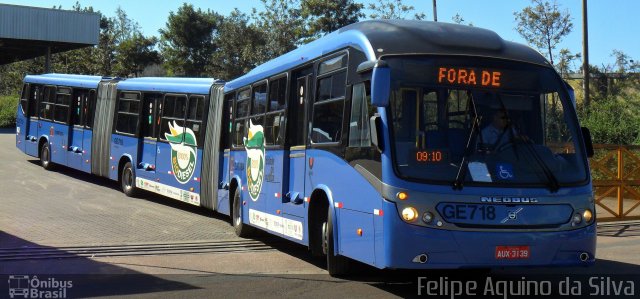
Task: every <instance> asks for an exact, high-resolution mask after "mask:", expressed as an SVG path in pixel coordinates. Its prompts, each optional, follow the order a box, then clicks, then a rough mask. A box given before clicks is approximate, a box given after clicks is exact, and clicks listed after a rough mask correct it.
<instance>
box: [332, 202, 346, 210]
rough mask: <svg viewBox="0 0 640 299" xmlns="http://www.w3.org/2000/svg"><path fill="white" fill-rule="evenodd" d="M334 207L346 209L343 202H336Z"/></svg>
mask: <svg viewBox="0 0 640 299" xmlns="http://www.w3.org/2000/svg"><path fill="white" fill-rule="evenodd" d="M334 206H335V207H336V208H338V209H342V207H344V205H343V204H342V203H341V202H336V203H335V204H334Z"/></svg>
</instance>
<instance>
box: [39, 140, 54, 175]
mask: <svg viewBox="0 0 640 299" xmlns="http://www.w3.org/2000/svg"><path fill="white" fill-rule="evenodd" d="M40 165H41V166H42V168H44V169H45V170H52V169H53V162H51V150H50V149H49V143H48V142H45V143H43V144H42V146H41V147H40Z"/></svg>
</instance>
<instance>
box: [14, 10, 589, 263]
mask: <svg viewBox="0 0 640 299" xmlns="http://www.w3.org/2000/svg"><path fill="white" fill-rule="evenodd" d="M47 76H49V75H45V76H27V78H26V79H25V83H26V84H25V91H24V92H23V100H22V103H23V104H22V105H21V107H22V108H19V112H18V124H19V125H18V134H17V144H18V147H19V148H21V149H23V150H24V151H25V152H27V153H28V154H30V155H34V156H39V157H40V159H41V160H43V159H44V158H47V157H49V156H47V154H48V153H45V154H43V151H45V152H46V151H51V148H47V149H43V145H40V146H39V145H38V144H40V143H41V141H39V140H41V139H47V140H48V138H50V135H49V134H47V133H48V132H42V131H35V132H34V131H31V130H30V127H28V125H29V123H34V122H44V121H43V118H42V117H40V118H38V116H34V115H32V114H31V113H30V112H26V113H24V112H23V111H30V110H29V107H30V105H32V99H31V97H30V96H29V95H31V94H32V93H31V90H32V88H33V87H34V86H36V85H38V84H41V85H43V86H45V87H46V85H47V84H49V83H47V82H45V81H47V80H48V79H49V78H47ZM51 76H53V75H51ZM87 79H88V80H89V79H90V80H93V81H92V82H95V83H94V84H97V89H96V91H95V92H94V93H93V95H94V97H96V96H97V99H98V100H97V104H96V108H95V109H94V110H95V114H94V116H95V117H93V118H94V119H95V120H94V123H93V124H92V126H93V131H94V134H93V140H92V143H93V145H94V146H95V144H98V143H97V142H102V143H99V144H105V146H101V147H100V149H95V150H94V149H93V148H92V149H91V152H92V155H93V160H92V161H93V162H91V163H90V162H86V161H87V160H89V159H85V160H84V161H85V163H87V164H91V167H90V171H91V172H92V173H95V174H98V175H102V176H108V177H110V178H112V179H118V180H119V181H120V182H121V183H122V188H123V191H124V192H125V193H127V194H128V195H133V194H134V193H135V191H137V190H139V189H145V190H148V191H152V192H156V193H160V194H163V195H166V196H168V197H172V198H175V199H179V200H183V201H186V202H190V203H192V204H196V205H201V206H204V207H207V208H209V209H213V210H215V211H218V212H220V213H222V214H226V215H229V216H230V217H231V222H232V224H233V226H234V229H235V232H236V234H238V235H239V236H242V237H247V236H250V235H251V233H252V231H253V230H254V229H256V228H258V229H261V230H264V231H267V232H269V233H272V234H274V235H278V236H280V237H283V238H285V239H288V240H291V241H293V242H297V243H300V244H302V245H305V246H308V247H309V249H310V251H311V253H312V254H313V255H316V256H324V257H326V259H327V268H328V270H329V273H330V274H332V275H335V274H343V273H346V272H348V270H349V268H350V266H349V264H350V261H351V260H356V261H360V262H362V263H365V264H369V265H372V266H374V267H377V268H392V269H426V268H490V267H506V266H569V265H590V264H592V263H593V262H594V260H595V242H596V226H595V207H594V199H593V195H592V185H591V177H590V174H589V168H588V167H589V166H588V163H587V157H588V156H589V155H591V154H592V153H593V149H592V146H591V138H590V135H589V131H588V129H586V128H581V127H580V126H579V123H578V120H577V116H576V112H575V100H574V99H573V93H572V90H571V89H570V87H569V86H568V85H567V84H566V83H565V82H564V81H562V79H561V78H560V76H559V75H558V74H557V72H556V71H555V70H554V69H553V66H552V65H550V64H549V62H548V61H547V60H546V59H544V57H542V56H541V55H540V54H539V53H537V52H536V51H534V50H532V49H530V48H528V47H526V46H523V45H519V44H516V43H512V42H508V41H505V40H503V39H501V38H500V37H499V36H498V35H497V34H495V33H494V32H491V31H488V30H484V29H480V28H474V27H469V26H461V25H454V24H445V23H432V22H421V21H400V20H386V21H366V22H360V23H356V24H353V25H349V26H347V27H344V28H342V29H340V30H338V31H336V32H334V33H331V34H329V35H327V36H325V37H322V38H320V39H318V40H316V41H314V42H311V43H309V44H307V45H304V46H301V47H300V48H298V49H296V50H294V51H292V52H289V53H287V54H285V55H283V56H281V57H278V58H276V59H274V60H272V61H269V62H267V63H265V64H263V65H260V66H258V67H257V68H255V69H254V70H252V71H251V72H249V73H247V74H246V75H244V76H242V77H240V78H238V79H235V80H233V81H230V82H227V83H226V84H224V83H221V82H217V81H214V80H212V79H188V78H181V79H172V78H137V79H127V80H120V81H119V80H114V79H108V78H104V79H103V78H95V77H89V78H87ZM38 80H43V81H38ZM69 80H71V78H70V79H69ZM50 84H51V85H55V86H54V87H55V88H57V89H60V88H64V87H69V88H71V91H70V92H71V94H73V92H74V90H75V89H74V87H73V86H72V84H70V83H68V82H67V83H65V82H59V84H58V83H56V84H54V83H50ZM65 84H66V85H65ZM90 95H91V94H90ZM42 97H44V96H35V99H34V100H33V102H35V103H49V102H43V100H42V99H41V98H42ZM88 98H91V96H89V97H88ZM89 101H90V100H89ZM101 103H102V104H101ZM55 104H56V103H55V102H54V103H53V105H55ZM36 105H37V104H36ZM200 106H202V110H200V108H199V107H200ZM38 107H40V106H38ZM70 107H71V108H70V109H71V111H74V110H73V109H74V107H76V106H74V102H73V101H71V104H70ZM89 107H91V104H90V105H89ZM89 109H90V110H91V109H92V108H89ZM81 110H82V109H81ZM198 111H202V112H201V113H200V112H198ZM72 123H73V122H72V121H71V120H67V122H66V125H70V124H72ZM25 124H26V125H27V126H25ZM51 125H52V126H55V123H52V124H51ZM60 125H61V130H62V131H64V130H65V129H66V130H67V131H68V130H70V128H67V127H64V124H60ZM46 126H49V124H48V123H47V125H46ZM98 127H100V129H99V130H100V131H101V132H104V134H103V135H104V136H108V137H102V138H104V140H102V139H100V138H96V137H95V136H96V135H99V134H97V133H96V130H98ZM25 128H26V129H25ZM86 131H87V129H85V134H86ZM54 133H55V130H54ZM62 134H63V135H64V132H62ZM101 134H102V133H101ZM51 135H55V134H51ZM66 136H67V138H69V137H68V135H66ZM32 139H35V140H34V141H32ZM97 139H98V140H102V141H96V140H97ZM29 142H34V143H35V145H32V146H31V147H33V149H31V150H27V145H23V144H24V143H29ZM47 142H48V141H47ZM41 144H47V143H45V142H42V143H41ZM76 150H77V149H76ZM76 150H71V151H76ZM82 150H85V149H84V148H83V149H82ZM107 151H108V152H107ZM43 157H44V158H43ZM96 159H99V161H96ZM52 162H53V163H60V164H62V162H60V161H59V160H52ZM94 163H95V164H96V166H95V170H94V166H93V164H94ZM43 165H44V162H43ZM67 165H69V164H67ZM72 167H73V166H72ZM98 168H103V169H98Z"/></svg>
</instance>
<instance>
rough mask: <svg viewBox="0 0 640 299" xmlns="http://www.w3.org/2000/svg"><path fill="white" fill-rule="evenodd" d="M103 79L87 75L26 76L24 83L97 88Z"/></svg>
mask: <svg viewBox="0 0 640 299" xmlns="http://www.w3.org/2000/svg"><path fill="white" fill-rule="evenodd" d="M103 79H104V78H103V77H100V76H89V75H69V74H44V75H27V76H26V77H24V82H25V83H34V84H51V85H62V86H70V87H84V88H97V87H98V83H100V81H102V80H103Z"/></svg>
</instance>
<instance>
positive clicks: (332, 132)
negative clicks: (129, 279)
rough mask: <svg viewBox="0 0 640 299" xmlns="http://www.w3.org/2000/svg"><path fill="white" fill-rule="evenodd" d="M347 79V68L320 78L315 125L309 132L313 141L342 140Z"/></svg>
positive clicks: (314, 108)
mask: <svg viewBox="0 0 640 299" xmlns="http://www.w3.org/2000/svg"><path fill="white" fill-rule="evenodd" d="M330 61H331V60H330ZM346 79H347V72H346V69H344V70H342V71H338V72H332V73H330V74H329V75H323V77H320V78H319V79H318V83H317V89H316V102H315V103H314V104H313V127H312V131H311V133H310V134H309V135H310V137H311V142H312V143H336V142H340V138H341V137H342V136H340V132H341V131H342V120H343V111H344V99H345V89H346Z"/></svg>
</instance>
